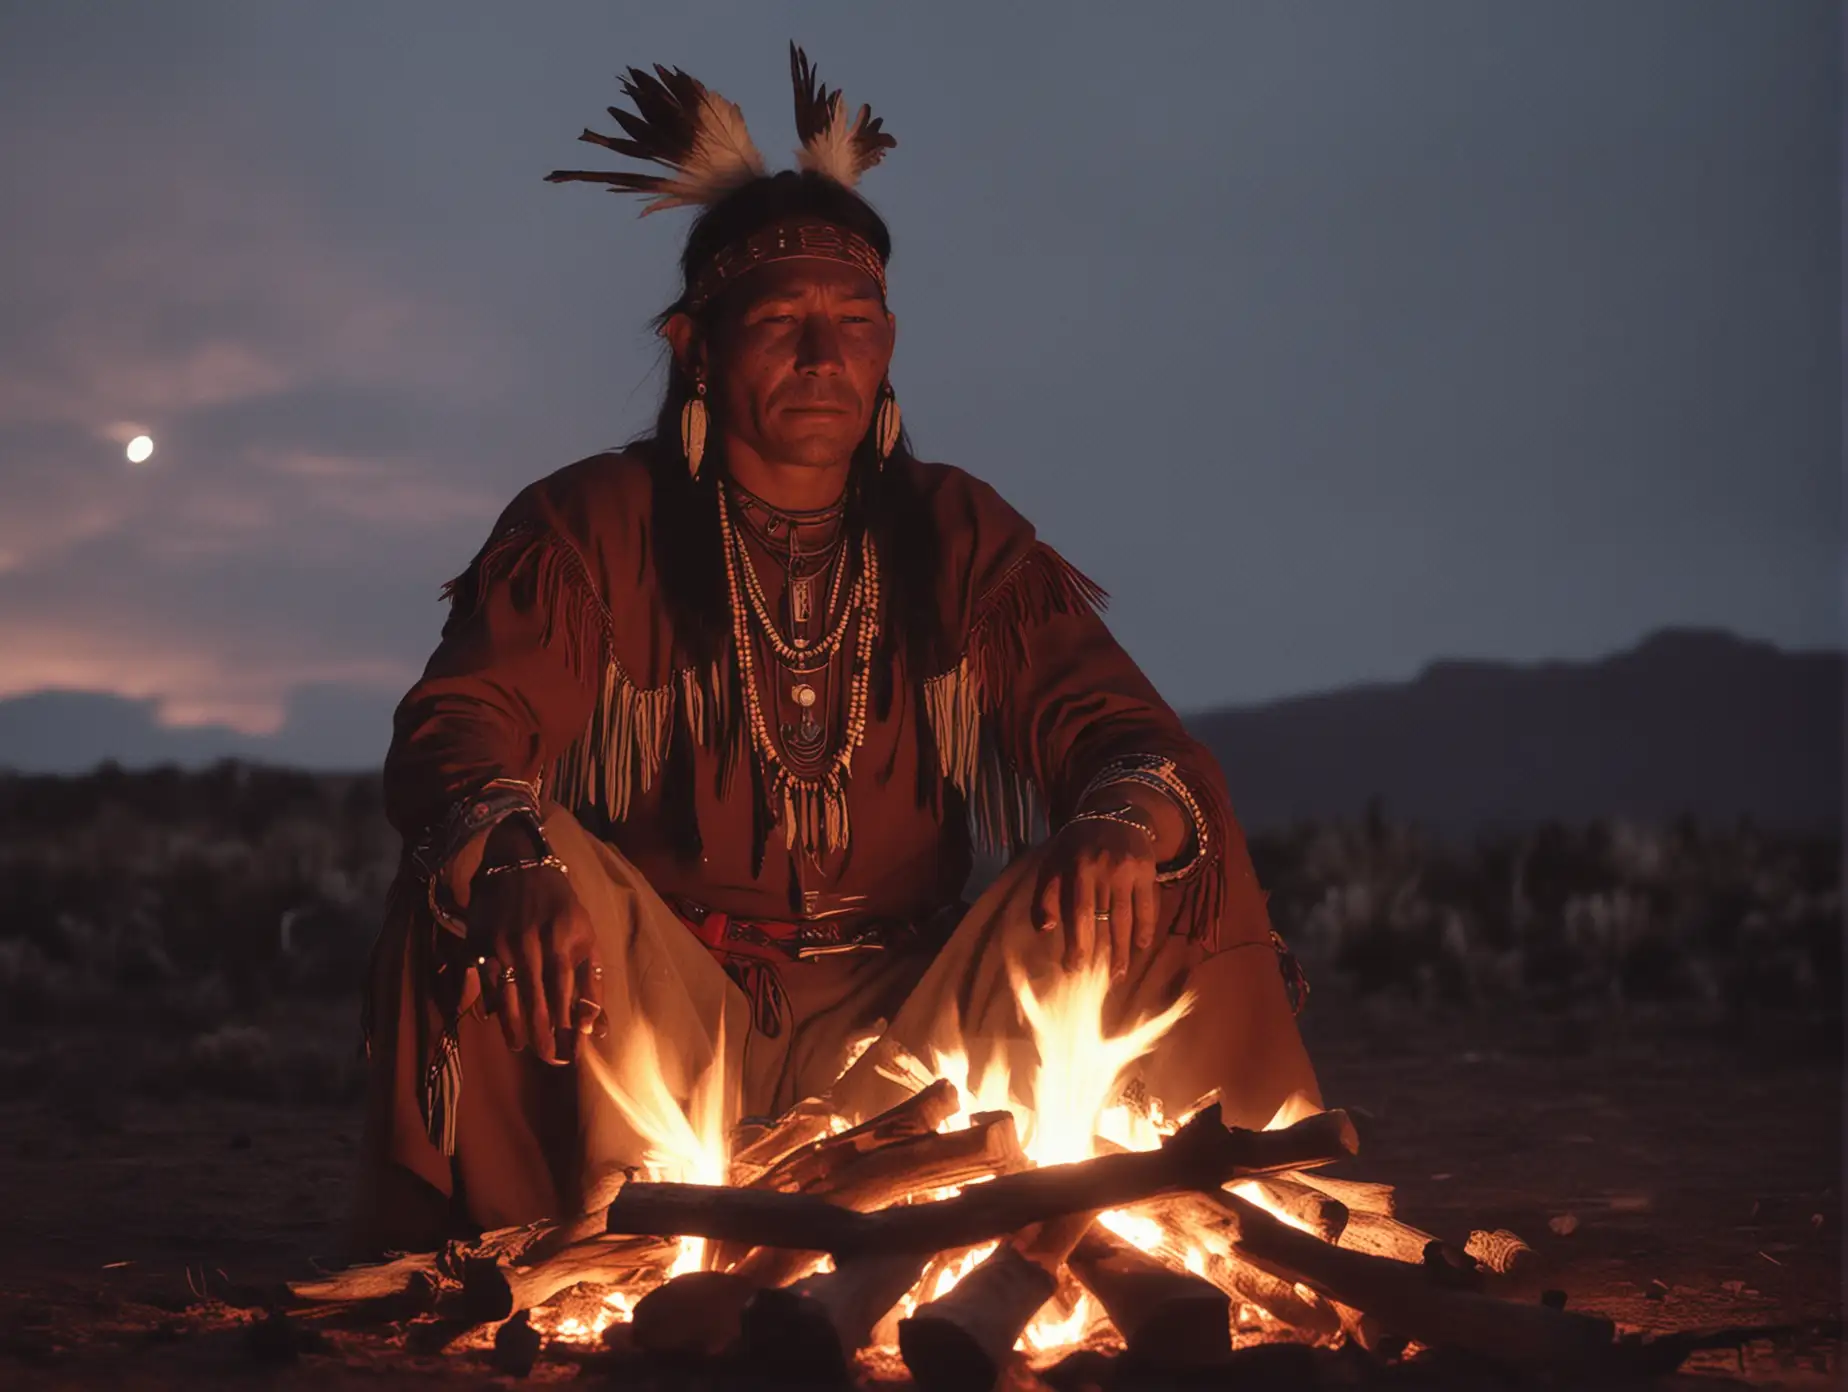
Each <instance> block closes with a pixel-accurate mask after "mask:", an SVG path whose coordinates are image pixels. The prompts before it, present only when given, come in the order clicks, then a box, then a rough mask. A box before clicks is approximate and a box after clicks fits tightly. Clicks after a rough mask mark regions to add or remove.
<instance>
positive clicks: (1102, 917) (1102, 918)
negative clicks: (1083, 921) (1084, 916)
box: [1091, 909, 1110, 923]
mask: <svg viewBox="0 0 1848 1392" xmlns="http://www.w3.org/2000/svg"><path fill="white" fill-rule="evenodd" d="M1091 921H1092V922H1093V923H1108V922H1109V921H1110V915H1109V914H1107V913H1098V912H1097V911H1096V910H1095V909H1093V910H1092V911H1091Z"/></svg>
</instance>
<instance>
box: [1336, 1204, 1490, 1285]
mask: <svg viewBox="0 0 1848 1392" xmlns="http://www.w3.org/2000/svg"><path fill="white" fill-rule="evenodd" d="M1337 1245H1338V1246H1341V1247H1343V1248H1346V1249H1347V1250H1348V1251H1350V1252H1366V1253H1368V1254H1369V1255H1371V1256H1376V1257H1391V1258H1392V1259H1393V1260H1394V1261H1400V1262H1409V1263H1412V1264H1413V1265H1432V1266H1435V1267H1438V1268H1440V1269H1441V1270H1442V1271H1443V1272H1445V1273H1446V1274H1450V1275H1453V1276H1454V1277H1456V1278H1457V1279H1456V1281H1455V1282H1454V1283H1455V1284H1470V1282H1469V1280H1468V1277H1469V1275H1470V1274H1471V1273H1473V1272H1474V1271H1475V1269H1476V1262H1475V1259H1474V1258H1473V1257H1470V1256H1469V1255H1468V1254H1466V1253H1465V1252H1464V1251H1463V1249H1462V1248H1461V1247H1458V1246H1456V1245H1455V1244H1453V1243H1449V1242H1446V1241H1444V1239H1443V1238H1441V1237H1433V1236H1432V1235H1431V1234H1430V1233H1428V1232H1424V1231H1422V1230H1421V1229H1419V1228H1414V1227H1413V1226H1412V1225H1411V1224H1410V1223H1401V1222H1400V1221H1399V1220H1398V1219H1397V1218H1382V1217H1381V1216H1380V1215H1379V1214H1377V1213H1352V1214H1349V1215H1348V1222H1347V1227H1346V1228H1345V1229H1344V1230H1343V1231H1342V1233H1341V1237H1340V1240H1339V1242H1338V1243H1337Z"/></svg>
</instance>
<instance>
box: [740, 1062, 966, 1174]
mask: <svg viewBox="0 0 1848 1392" xmlns="http://www.w3.org/2000/svg"><path fill="white" fill-rule="evenodd" d="M961 1105H962V1099H961V1097H960V1096H959V1095H958V1093H957V1091H956V1085H955V1084H954V1083H952V1082H950V1081H949V1080H948V1079H947V1078H939V1079H938V1080H937V1081H936V1082H934V1083H932V1084H931V1085H930V1086H929V1087H927V1088H925V1089H924V1090H923V1091H921V1092H917V1093H914V1094H912V1095H911V1096H910V1097H908V1098H906V1099H905V1100H904V1101H903V1102H900V1103H899V1104H898V1105H897V1106H895V1107H889V1108H887V1109H886V1110H885V1111H883V1112H881V1113H880V1114H879V1115H878V1116H876V1117H873V1118H872V1119H871V1120H869V1121H865V1122H862V1123H861V1124H860V1125H858V1126H855V1127H853V1128H851V1129H849V1130H846V1131H842V1132H841V1133H839V1134H838V1135H833V1136H825V1137H823V1138H822V1139H820V1140H817V1141H812V1142H810V1143H809V1144H808V1145H806V1146H803V1147H802V1148H801V1149H800V1150H795V1151H792V1152H791V1153H790V1154H788V1155H786V1156H785V1157H784V1158H783V1159H781V1160H779V1161H778V1162H777V1163H776V1164H775V1165H774V1166H772V1167H771V1168H770V1169H768V1170H767V1171H765V1173H764V1174H763V1175H762V1176H761V1177H760V1178H759V1179H757V1180H756V1181H754V1182H753V1187H754V1188H759V1189H780V1190H782V1191H783V1192H784V1193H806V1192H808V1191H810V1190H811V1189H813V1188H814V1186H815V1185H816V1184H817V1183H819V1182H821V1181H823V1180H825V1179H826V1178H827V1177H828V1176H829V1175H830V1174H832V1173H833V1172H834V1171H835V1170H836V1169H838V1168H839V1167H840V1166H841V1165H843V1164H845V1163H847V1162H849V1161H852V1160H854V1159H856V1158H858V1157H859V1156H861V1155H863V1154H865V1153H866V1152H868V1151H872V1150H877V1149H879V1148H881V1147H883V1146H886V1145H889V1144H891V1143H892V1142H893V1141H902V1140H909V1139H912V1138H914V1137H918V1136H927V1135H930V1134H932V1133H933V1132H935V1131H936V1129H937V1127H938V1126H940V1125H941V1124H942V1123H943V1122H945V1121H948V1120H949V1119H950V1118H951V1117H952V1116H954V1115H955V1114H956V1109H957V1108H958V1107H959V1106H961Z"/></svg>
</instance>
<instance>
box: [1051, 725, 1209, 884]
mask: <svg viewBox="0 0 1848 1392" xmlns="http://www.w3.org/2000/svg"><path fill="white" fill-rule="evenodd" d="M1123 783H1135V784H1138V785H1139V786H1141V787H1144V788H1153V789H1154V790H1155V791H1156V792H1158V793H1161V794H1162V795H1163V796H1165V797H1167V798H1168V799H1169V800H1170V801H1172V802H1173V803H1174V804H1175V806H1177V807H1179V808H1180V809H1181V812H1182V813H1183V814H1184V815H1185V816H1186V818H1187V821H1188V823H1189V825H1190V826H1192V828H1193V846H1192V847H1191V848H1190V850H1189V851H1184V852H1183V853H1182V856H1181V858H1180V859H1179V860H1178V861H1169V862H1168V863H1167V864H1165V865H1162V866H1160V867H1158V868H1157V870H1156V874H1155V882H1156V883H1157V884H1172V883H1174V882H1175V881H1176V880H1184V879H1186V878H1187V877H1188V876H1189V875H1191V874H1193V873H1194V871H1196V870H1198V869H1199V868H1200V867H1201V866H1202V865H1203V864H1205V863H1206V858H1207V852H1208V850H1209V849H1210V846H1209V837H1208V834H1207V826H1206V816H1205V814H1204V813H1203V812H1202V811H1201V810H1200V803H1199V800H1198V799H1196V798H1195V797H1194V795H1193V790H1192V789H1191V788H1189V787H1188V786H1187V781H1186V780H1185V779H1184V778H1182V777H1181V774H1180V770H1179V769H1178V768H1177V767H1176V765H1175V762H1174V760H1172V759H1169V758H1164V757H1163V756H1161V755H1159V754H1132V755H1129V756H1128V757H1126V758H1122V759H1113V760H1112V761H1111V762H1110V763H1108V764H1105V765H1104V766H1103V767H1102V768H1101V769H1099V770H1098V771H1097V775H1096V777H1094V778H1092V780H1091V781H1090V782H1089V783H1088V784H1086V785H1085V789H1084V791H1083V792H1082V793H1080V794H1079V795H1078V805H1079V806H1080V807H1082V806H1083V805H1084V804H1085V803H1086V802H1087V801H1089V800H1090V797H1091V795H1092V794H1093V793H1096V792H1098V791H1099V790H1100V789H1103V788H1108V787H1111V786H1113V785H1118V784H1123Z"/></svg>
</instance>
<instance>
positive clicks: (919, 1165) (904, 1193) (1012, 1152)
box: [732, 1112, 1029, 1318]
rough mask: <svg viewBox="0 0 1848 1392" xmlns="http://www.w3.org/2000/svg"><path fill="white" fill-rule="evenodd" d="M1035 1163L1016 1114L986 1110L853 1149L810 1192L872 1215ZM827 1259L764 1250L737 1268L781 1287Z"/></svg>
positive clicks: (784, 1250)
mask: <svg viewBox="0 0 1848 1392" xmlns="http://www.w3.org/2000/svg"><path fill="white" fill-rule="evenodd" d="M836 1139H839V1138H836ZM1028 1164H1029V1161H1028V1159H1027V1155H1026V1152H1025V1151H1023V1150H1022V1149H1021V1148H1020V1140H1019V1138H1018V1137H1017V1136H1016V1135H1015V1133H1014V1116H1013V1113H1012V1112H980V1113H977V1115H976V1116H975V1118H974V1120H973V1121H972V1122H971V1124H970V1125H969V1126H968V1127H966V1128H964V1129H963V1130H961V1131H948V1132H942V1133H939V1132H935V1131H931V1132H926V1133H924V1134H922V1135H916V1136H912V1137H911V1138H910V1139H908V1140H899V1141H892V1142H890V1143H888V1144H885V1145H881V1146H879V1147H878V1148H877V1149H874V1150H861V1151H849V1152H847V1153H846V1158H845V1159H844V1160H843V1163H842V1165H841V1168H839V1169H838V1170H835V1171H833V1172H831V1173H829V1174H827V1175H826V1176H824V1177H823V1178H822V1179H820V1180H818V1181H816V1183H815V1187H814V1189H813V1190H812V1191H810V1192H812V1193H813V1194H814V1196H815V1197H818V1198H826V1199H830V1200H832V1201H833V1202H835V1203H837V1204H840V1205H843V1206H844V1207H846V1208H850V1209H853V1210H855V1211H856V1212H861V1213H865V1212H871V1211H873V1210H877V1209H882V1208H886V1207H887V1206H889V1205H891V1204H895V1203H900V1202H902V1201H903V1200H905V1199H909V1198H912V1197H913V1196H915V1195H918V1194H928V1193H931V1192H932V1191H934V1190H938V1189H951V1188H956V1187H958V1186H961V1185H964V1184H969V1183H972V1182H974V1181H976V1180H979V1179H992V1178H993V1177H994V1176H995V1175H998V1174H1013V1173H1017V1172H1018V1171H1020V1170H1023V1169H1025V1168H1026V1167H1027V1165H1028ZM820 1255H821V1254H820V1253H819V1252H806V1251H801V1250H792V1249H790V1248H786V1247H758V1248H756V1249H754V1250H753V1251H751V1252H750V1253H749V1254H748V1255H747V1256H746V1257H744V1259H743V1260H741V1261H740V1262H738V1263H737V1265H735V1266H734V1267H732V1270H734V1271H736V1272H737V1273H738V1274H739V1275H741V1276H745V1277H747V1278H749V1279H750V1280H751V1281H752V1282H753V1283H754V1284H756V1285H760V1286H780V1285H783V1284H784V1283H785V1282H787V1281H791V1280H793V1279H795V1277H797V1276H799V1275H801V1274H802V1271H803V1269H804V1268H806V1267H808V1266H810V1265H812V1264H813V1262H814V1261H815V1260H817V1259H818V1258H819V1257H820ZM901 1294H902V1292H901ZM896 1298H897V1297H894V1300H896ZM887 1308H888V1309H889V1308H890V1306H888V1307H887ZM880 1313H882V1314H883V1313H884V1311H881V1312H880ZM875 1318H877V1316H875Z"/></svg>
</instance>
